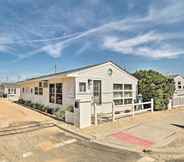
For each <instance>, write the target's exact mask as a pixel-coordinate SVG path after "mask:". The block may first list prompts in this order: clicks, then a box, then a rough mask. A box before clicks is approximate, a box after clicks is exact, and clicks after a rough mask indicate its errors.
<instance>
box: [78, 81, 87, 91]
mask: <svg viewBox="0 0 184 162" xmlns="http://www.w3.org/2000/svg"><path fill="white" fill-rule="evenodd" d="M79 92H86V83H85V82H80V83H79Z"/></svg>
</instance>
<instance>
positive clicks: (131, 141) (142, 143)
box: [112, 132, 154, 148]
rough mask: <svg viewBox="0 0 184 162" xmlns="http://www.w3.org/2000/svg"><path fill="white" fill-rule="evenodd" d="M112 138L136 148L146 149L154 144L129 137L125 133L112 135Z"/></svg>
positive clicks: (132, 136)
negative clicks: (136, 146)
mask: <svg viewBox="0 0 184 162" xmlns="http://www.w3.org/2000/svg"><path fill="white" fill-rule="evenodd" d="M112 137H114V138H116V139H118V140H120V141H122V142H126V143H129V144H134V145H138V146H141V147H143V148H148V147H150V146H151V145H153V144H154V142H152V141H149V140H146V139H143V138H140V137H137V136H134V135H131V134H129V133H125V132H118V133H114V134H112Z"/></svg>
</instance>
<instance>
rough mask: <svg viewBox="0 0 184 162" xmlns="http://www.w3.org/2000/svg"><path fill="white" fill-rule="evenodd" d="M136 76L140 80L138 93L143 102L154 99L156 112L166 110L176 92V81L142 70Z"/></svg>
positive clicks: (154, 72) (157, 73) (151, 71)
mask: <svg viewBox="0 0 184 162" xmlns="http://www.w3.org/2000/svg"><path fill="white" fill-rule="evenodd" d="M134 76H135V77H136V78H137V79H139V83H138V91H139V93H140V94H142V96H143V101H149V100H150V99H151V98H153V99H154V104H155V110H162V109H166V108H167V105H168V102H169V98H170V97H172V96H173V94H174V91H175V84H174V80H173V79H172V78H170V77H167V76H164V75H162V74H161V73H159V72H156V71H153V70H140V71H137V72H135V73H134Z"/></svg>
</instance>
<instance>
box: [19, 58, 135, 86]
mask: <svg viewBox="0 0 184 162" xmlns="http://www.w3.org/2000/svg"><path fill="white" fill-rule="evenodd" d="M108 62H111V63H113V62H112V61H106V62H104V63H100V64H93V65H88V66H83V67H80V68H76V69H71V70H67V71H63V72H58V73H52V74H47V75H42V76H38V77H34V78H30V79H26V80H24V81H20V82H18V83H21V82H25V81H31V80H36V79H42V78H47V77H52V76H57V75H66V74H70V73H73V72H77V71H81V70H85V69H88V68H92V67H95V66H99V65H102V64H105V63H108ZM113 64H114V65H116V66H117V67H119V68H120V69H122V70H123V71H125V72H126V73H128V74H129V75H131V76H132V77H134V76H133V75H132V74H131V73H129V72H128V71H126V70H125V69H123V68H122V67H121V66H120V65H118V64H115V63H113ZM134 78H135V79H137V78H136V77H134Z"/></svg>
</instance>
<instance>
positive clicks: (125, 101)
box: [124, 99, 133, 105]
mask: <svg viewBox="0 0 184 162" xmlns="http://www.w3.org/2000/svg"><path fill="white" fill-rule="evenodd" d="M132 101H133V100H132V99H125V100H124V104H125V105H127V104H132Z"/></svg>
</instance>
